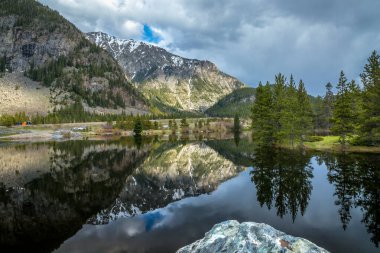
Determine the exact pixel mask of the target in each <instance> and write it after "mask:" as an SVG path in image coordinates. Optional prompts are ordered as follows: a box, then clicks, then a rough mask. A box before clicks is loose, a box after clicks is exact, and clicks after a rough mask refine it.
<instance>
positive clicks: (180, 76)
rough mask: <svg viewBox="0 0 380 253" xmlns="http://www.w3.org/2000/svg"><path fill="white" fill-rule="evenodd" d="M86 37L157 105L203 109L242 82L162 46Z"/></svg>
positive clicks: (95, 36) (93, 34) (188, 109)
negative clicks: (117, 64) (104, 51)
mask: <svg viewBox="0 0 380 253" xmlns="http://www.w3.org/2000/svg"><path fill="white" fill-rule="evenodd" d="M87 38H88V39H89V40H91V41H92V42H94V43H96V44H97V45H98V46H100V47H101V48H103V49H106V50H107V51H108V52H110V53H111V54H112V55H113V57H114V58H115V59H116V60H117V61H118V62H119V64H120V66H122V68H123V69H124V71H125V73H126V75H127V76H128V78H129V79H130V80H131V81H133V82H135V83H136V84H137V87H138V88H139V89H140V90H141V91H142V92H143V93H144V94H145V96H146V97H147V98H148V99H150V100H151V101H152V103H153V104H154V105H156V106H157V107H159V108H160V107H161V108H162V107H163V106H169V107H174V108H178V109H181V110H186V111H204V110H206V109H207V108H209V107H210V106H212V105H213V104H215V103H216V102H217V101H218V100H219V99H220V98H222V97H224V96H225V95H227V94H229V93H231V92H232V91H234V90H235V89H238V88H241V87H243V86H244V85H243V84H242V83H241V82H240V81H238V80H237V79H236V78H234V77H232V76H229V75H227V74H225V73H223V72H221V71H220V70H218V68H217V67H216V66H215V64H213V63H211V62H209V61H199V60H193V59H185V58H182V57H180V56H177V55H174V54H171V53H169V52H168V51H166V50H165V49H162V48H159V47H156V46H153V45H150V44H146V43H143V42H138V41H134V40H120V39H117V38H115V37H112V36H109V35H107V34H105V33H100V32H98V33H88V34H87Z"/></svg>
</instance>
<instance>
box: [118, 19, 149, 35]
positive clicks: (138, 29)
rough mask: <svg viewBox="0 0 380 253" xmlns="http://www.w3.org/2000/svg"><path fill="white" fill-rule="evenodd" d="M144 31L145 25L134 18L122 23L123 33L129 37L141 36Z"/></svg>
mask: <svg viewBox="0 0 380 253" xmlns="http://www.w3.org/2000/svg"><path fill="white" fill-rule="evenodd" d="M143 33H144V25H143V24H140V23H138V22H136V21H133V20H127V21H125V22H124V24H123V25H122V34H123V35H124V36H125V37H127V38H137V39H139V38H141V36H142V35H143Z"/></svg>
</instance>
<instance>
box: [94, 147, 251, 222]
mask: <svg viewBox="0 0 380 253" xmlns="http://www.w3.org/2000/svg"><path fill="white" fill-rule="evenodd" d="M243 169H244V168H243V167H241V166H236V165H234V164H233V163H232V162H231V161H229V160H227V159H225V158H224V157H223V156H221V155H219V154H218V153H217V152H215V151H214V150H213V149H212V148H210V147H208V146H207V145H205V144H203V143H190V144H183V143H165V144H163V145H161V146H160V147H159V148H158V149H156V150H154V151H153V152H152V153H151V154H150V155H149V157H148V158H147V159H146V160H145V161H144V163H143V164H142V165H141V166H140V167H139V168H138V169H136V170H135V172H134V173H133V174H132V175H131V176H129V177H128V179H127V181H126V184H125V186H124V190H123V191H122V192H121V193H120V195H119V198H118V199H117V200H116V201H115V203H114V205H112V206H111V207H109V208H107V209H105V210H102V211H101V212H100V213H99V214H98V215H97V216H96V217H93V218H91V219H90V220H89V223H92V224H106V223H108V222H109V221H110V220H115V219H117V218H119V217H128V216H132V215H136V214H140V213H143V212H146V211H149V210H154V209H157V208H161V207H164V206H166V205H167V204H169V203H171V202H174V201H176V200H179V199H182V198H185V197H189V196H197V195H200V194H204V193H209V192H211V191H214V190H215V189H216V188H217V187H218V185H219V184H220V183H222V182H224V181H226V180H227V179H230V178H232V177H234V176H235V175H237V174H238V173H239V172H240V171H242V170H243Z"/></svg>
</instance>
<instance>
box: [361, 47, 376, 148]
mask: <svg viewBox="0 0 380 253" xmlns="http://www.w3.org/2000/svg"><path fill="white" fill-rule="evenodd" d="M360 77H361V80H362V83H363V85H364V92H363V98H364V99H365V103H363V121H362V126H361V136H360V137H361V138H360V139H361V141H362V142H364V143H365V144H367V145H379V144H380V56H379V55H378V54H377V52H376V51H373V52H372V55H371V56H370V57H369V58H368V62H367V64H366V65H365V66H364V71H363V73H362V74H361V75H360Z"/></svg>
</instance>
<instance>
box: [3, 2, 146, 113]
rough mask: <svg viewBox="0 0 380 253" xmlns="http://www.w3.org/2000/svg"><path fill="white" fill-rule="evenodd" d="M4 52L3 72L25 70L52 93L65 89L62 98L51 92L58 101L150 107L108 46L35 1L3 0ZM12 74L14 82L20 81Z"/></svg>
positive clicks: (103, 105) (56, 103) (55, 102)
mask: <svg viewBox="0 0 380 253" xmlns="http://www.w3.org/2000/svg"><path fill="white" fill-rule="evenodd" d="M0 58H1V60H0V72H13V73H24V74H25V75H26V76H28V77H29V78H30V79H32V80H34V81H38V82H39V83H41V84H43V85H44V86H45V87H49V88H50V90H53V91H54V93H59V94H63V93H67V94H66V95H67V96H63V97H60V98H59V99H55V97H49V100H51V105H53V106H55V107H60V106H65V105H66V104H68V103H70V102H72V101H75V100H78V99H80V100H82V101H83V102H84V103H85V104H87V105H88V106H90V107H96V106H100V107H103V108H113V109H117V108H124V107H127V108H128V107H137V108H141V109H146V108H147V107H146V103H145V102H144V99H143V98H142V95H141V94H140V93H139V92H138V91H136V89H135V88H134V87H133V86H132V85H131V84H130V83H129V82H128V81H127V80H126V79H125V76H124V72H123V70H122V69H121V68H120V66H119V65H118V63H117V62H116V61H115V60H114V59H113V58H112V56H111V55H110V54H109V53H108V52H107V51H105V50H103V49H101V48H99V47H97V46H96V45H94V44H92V43H90V42H89V41H88V40H87V39H86V38H85V36H84V35H83V34H82V33H81V32H80V31H79V30H78V29H77V28H76V27H75V26H74V25H73V24H71V23H70V22H68V21H67V20H66V19H64V18H63V17H62V16H60V15H59V13H57V12H55V11H53V10H51V9H49V8H48V7H45V6H43V5H42V4H40V3H39V2H37V1H34V0H2V1H1V8H0ZM0 75H1V76H3V75H4V73H0ZM13 80H14V82H12V83H11V84H12V85H13V86H14V87H15V88H16V87H17V86H20V85H21V84H20V83H18V81H17V79H13ZM3 82H4V80H3V79H2V78H0V83H3ZM8 83H10V82H8ZM30 96H33V95H32V93H31V94H30ZM3 99H4V98H3V97H1V98H0V100H3ZM46 111H47V109H46ZM15 112H16V110H12V111H10V113H15Z"/></svg>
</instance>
